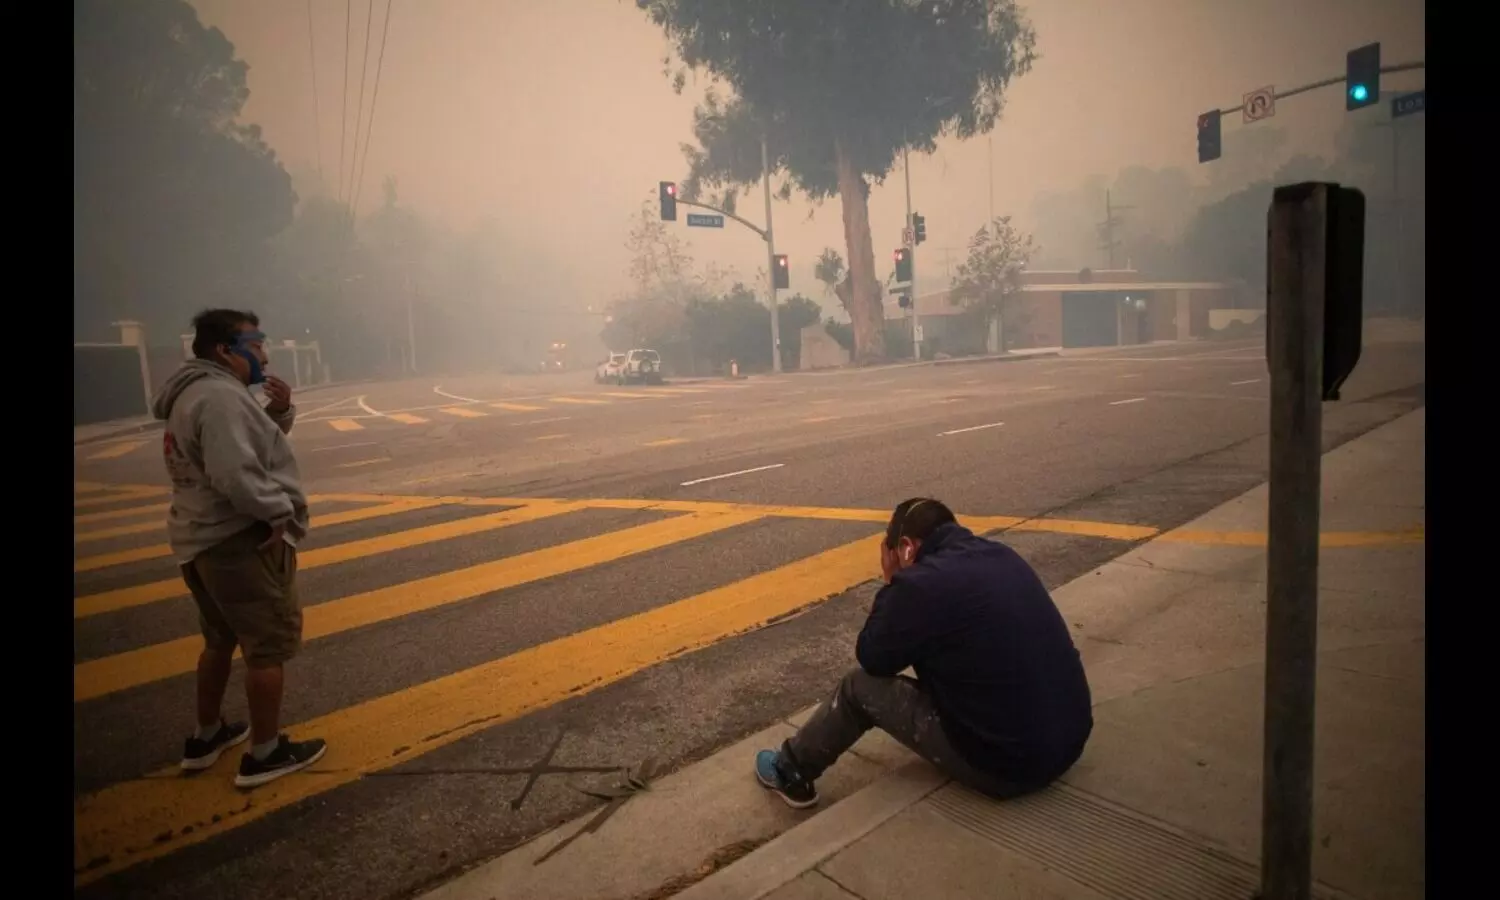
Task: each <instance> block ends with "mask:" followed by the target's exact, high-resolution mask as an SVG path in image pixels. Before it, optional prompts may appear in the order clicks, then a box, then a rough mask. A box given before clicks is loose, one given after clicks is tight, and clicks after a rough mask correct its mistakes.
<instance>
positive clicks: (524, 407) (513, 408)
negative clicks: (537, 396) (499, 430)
mask: <svg viewBox="0 0 1500 900" xmlns="http://www.w3.org/2000/svg"><path fill="white" fill-rule="evenodd" d="M490 406H493V407H494V408H495V409H503V410H506V411H508V412H541V411H542V410H543V409H545V408H546V407H542V406H530V405H528V404H525V403H491V404H490Z"/></svg>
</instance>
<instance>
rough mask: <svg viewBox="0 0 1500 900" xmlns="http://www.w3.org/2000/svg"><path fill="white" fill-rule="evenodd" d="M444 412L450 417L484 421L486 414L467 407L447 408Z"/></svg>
mask: <svg viewBox="0 0 1500 900" xmlns="http://www.w3.org/2000/svg"><path fill="white" fill-rule="evenodd" d="M442 411H443V412H445V413H447V414H448V415H450V416H458V417H459V418H460V419H482V418H484V416H485V414H484V413H482V412H480V411H479V410H477V409H469V408H468V407H465V406H445V407H443V409H442Z"/></svg>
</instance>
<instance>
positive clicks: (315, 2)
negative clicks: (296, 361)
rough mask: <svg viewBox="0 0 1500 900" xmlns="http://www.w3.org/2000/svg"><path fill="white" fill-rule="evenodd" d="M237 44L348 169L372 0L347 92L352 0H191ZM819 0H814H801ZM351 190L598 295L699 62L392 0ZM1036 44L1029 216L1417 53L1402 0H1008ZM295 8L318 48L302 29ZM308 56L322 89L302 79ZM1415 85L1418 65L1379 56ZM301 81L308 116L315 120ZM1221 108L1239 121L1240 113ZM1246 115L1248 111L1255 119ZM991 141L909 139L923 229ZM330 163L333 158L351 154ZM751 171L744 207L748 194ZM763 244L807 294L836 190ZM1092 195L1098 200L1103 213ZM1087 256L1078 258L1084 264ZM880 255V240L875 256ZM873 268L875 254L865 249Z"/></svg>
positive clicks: (617, 27)
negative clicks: (1360, 62)
mask: <svg viewBox="0 0 1500 900" xmlns="http://www.w3.org/2000/svg"><path fill="white" fill-rule="evenodd" d="M193 2H194V5H195V6H196V7H197V8H198V10H199V12H200V15H201V16H202V18H203V20H204V21H205V22H206V23H208V24H211V25H216V26H218V27H219V28H221V29H222V30H223V31H224V32H225V34H226V35H227V36H228V37H229V39H230V40H231V41H233V43H234V44H235V47H236V49H237V51H238V53H239V55H240V57H241V58H242V59H244V60H245V61H246V62H247V63H249V66H250V74H249V83H250V100H249V102H248V103H247V104H246V107H245V111H244V117H245V119H246V120H247V121H251V122H256V123H258V124H260V125H261V126H262V127H263V129H264V131H265V136H266V138H267V140H268V141H269V142H270V143H271V145H272V146H273V147H275V148H276V150H277V152H278V153H279V154H280V156H281V157H282V159H283V161H284V162H285V163H286V164H287V166H288V168H289V169H292V170H293V171H296V172H301V171H309V172H311V171H314V170H316V168H317V160H318V157H319V154H320V153H321V157H322V167H323V171H324V173H325V176H326V179H327V181H328V183H330V184H333V183H336V182H337V180H338V171H339V155H340V154H339V151H340V113H341V112H345V113H346V114H347V117H348V118H347V121H348V131H349V135H348V136H347V137H346V138H345V139H344V143H345V157H346V162H345V166H344V167H345V169H346V171H347V169H348V168H349V163H348V162H347V159H348V158H349V157H350V156H351V155H352V152H353V143H354V142H353V134H352V132H353V129H354V122H355V116H356V106H357V101H358V98H359V82H360V74H359V73H360V61H361V54H362V53H363V51H364V49H365V17H366V14H367V10H369V8H370V7H369V5H368V4H369V3H370V0H366V2H358V0H354V2H352V4H350V5H351V6H352V9H353V13H352V20H353V22H352V26H351V27H352V40H351V42H350V54H349V55H350V59H351V64H350V73H349V85H348V94H347V97H348V99H347V102H343V101H342V99H341V98H343V97H344V96H345V93H344V62H345V52H344V41H345V27H344V22H345V9H346V3H347V2H348V0H310V2H309V0H193ZM808 2H816V0H808ZM394 3H395V6H394V9H393V12H392V14H391V23H390V31H389V38H388V43H387V46H386V51H385V62H384V66H383V69H382V73H381V76H380V87H379V97H378V105H377V107H376V109H375V113H374V117H375V118H374V128H373V134H372V138H371V142H370V149H369V156H368V163H367V165H366V168H365V172H364V184H363V187H362V191H361V199H360V207H361V210H368V209H369V208H370V207H371V206H372V205H373V204H375V203H377V202H379V196H380V182H381V180H382V179H383V178H384V177H385V176H387V175H394V176H395V177H396V178H397V179H398V181H399V184H400V194H401V197H402V199H403V201H405V202H407V203H410V204H411V205H413V206H414V207H416V208H417V209H418V210H419V211H420V212H421V213H423V214H424V215H426V216H428V217H431V218H435V219H440V220H442V221H444V222H446V223H448V224H449V225H451V226H454V227H457V228H466V227H468V226H470V225H472V224H473V223H474V222H476V221H478V220H480V219H483V218H490V219H493V220H495V221H496V222H498V223H499V225H500V227H501V228H502V230H503V231H504V233H505V234H507V235H508V236H509V239H510V241H511V242H512V245H513V247H515V248H516V249H521V250H524V251H526V252H528V253H530V254H533V255H532V257H531V258H532V259H533V260H534V263H533V271H532V272H530V273H527V274H528V275H529V276H530V277H526V278H523V279H517V281H521V282H522V283H527V284H530V285H534V288H533V289H534V290H535V291H537V293H538V294H540V295H542V296H538V297H536V298H535V299H536V300H537V301H539V302H548V301H551V300H553V299H554V298H553V297H548V296H545V295H547V294H553V295H555V299H556V300H557V301H560V302H563V303H566V304H568V305H582V304H583V303H589V302H596V301H605V300H608V299H609V298H611V297H612V296H614V295H616V294H618V293H619V292H620V291H621V290H622V289H623V288H624V286H625V278H624V272H625V267H626V258H625V251H624V249H623V246H622V244H623V239H624V235H625V231H626V229H627V228H628V226H629V220H630V218H631V216H632V215H633V214H634V213H635V211H636V210H637V209H638V207H639V204H640V202H641V201H642V200H645V199H653V198H654V197H655V192H656V183H657V182H658V181H660V180H663V179H678V178H680V177H682V175H683V174H685V168H686V166H685V163H684V162H683V159H682V156H681V153H680V151H679V149H678V146H679V144H680V143H682V142H683V141H686V140H689V139H690V138H691V122H692V110H693V106H694V104H695V102H696V101H697V99H698V97H699V96H700V95H701V90H702V85H701V84H699V85H693V84H691V83H690V84H689V86H688V88H687V89H686V90H685V91H684V92H683V95H682V96H677V95H675V94H674V93H673V92H672V90H671V87H670V85H669V83H668V82H667V80H666V78H665V77H664V76H663V74H662V68H663V67H662V57H663V55H664V53H665V52H666V51H667V49H668V48H667V45H666V42H665V40H664V38H663V37H662V35H661V33H660V32H659V31H658V30H657V29H656V28H654V27H653V26H652V25H651V24H650V23H649V22H648V21H647V20H646V17H645V15H644V14H642V13H641V12H639V11H638V10H637V9H636V7H635V4H634V3H633V2H631V0H394ZM1024 5H1025V7H1026V8H1027V10H1028V13H1029V14H1030V16H1031V19H1032V22H1033V24H1034V25H1035V27H1036V30H1037V49H1038V53H1039V54H1040V59H1039V60H1038V62H1037V64H1036V66H1035V67H1034V69H1033V70H1032V72H1031V73H1030V74H1028V75H1025V76H1023V77H1022V78H1020V79H1018V80H1017V81H1016V82H1014V83H1013V86H1012V90H1011V92H1010V95H1009V101H1008V107H1007V111H1006V114H1005V117H1004V119H1003V120H1002V121H1001V123H1000V125H999V126H998V128H997V129H996V131H995V132H994V135H993V173H994V190H993V203H994V211H995V213H996V214H997V215H1004V214H1009V213H1013V214H1015V216H1016V218H1017V219H1018V220H1019V221H1020V222H1021V223H1022V224H1023V225H1024V224H1025V220H1026V219H1027V217H1028V214H1029V208H1030V205H1031V201H1032V198H1033V197H1034V196H1035V195H1036V194H1037V193H1038V192H1041V191H1048V190H1066V189H1070V188H1072V187H1074V186H1076V185H1077V184H1078V183H1079V182H1081V181H1082V180H1083V179H1085V178H1087V177H1088V176H1090V175H1093V174H1096V173H1097V174H1111V175H1112V174H1113V173H1114V172H1116V171H1117V170H1119V169H1120V168H1122V167H1124V166H1128V165H1134V164H1141V165H1147V166H1153V167H1159V166H1183V167H1186V168H1187V169H1189V171H1193V172H1194V174H1195V175H1198V174H1199V173H1198V172H1197V171H1196V170H1198V169H1199V168H1200V167H1199V166H1198V164H1197V160H1196V143H1195V131H1194V127H1195V125H1194V123H1195V120H1196V117H1197V114H1198V113H1199V112H1201V111H1203V110H1205V109H1210V108H1213V107H1227V106H1233V105H1236V104H1238V102H1239V98H1240V97H1241V95H1242V94H1244V93H1245V92H1247V91H1250V90H1253V89H1255V88H1258V87H1260V86H1263V85H1275V86H1276V87H1278V88H1286V87H1292V86H1295V85H1298V84H1303V83H1306V82H1309V81H1316V80H1320V79H1322V78H1326V77H1330V76H1335V75H1340V74H1341V73H1342V71H1343V67H1344V55H1345V53H1346V52H1347V51H1348V50H1350V49H1352V48H1354V47H1356V46H1358V45H1360V44H1364V43H1367V42H1369V41H1374V40H1378V41H1380V42H1381V44H1382V57H1383V60H1384V61H1385V62H1386V63H1394V62H1402V61H1407V60H1415V59H1422V58H1424V56H1425V52H1424V44H1425V30H1424V27H1423V4H1422V3H1421V2H1420V0H1032V2H1030V3H1025V4H1024ZM309 9H310V10H311V18H312V31H313V36H314V39H315V43H314V50H313V52H312V53H310V52H309V42H308V32H309V28H308V19H309ZM385 9H386V0H373V11H374V15H373V23H372V26H371V31H372V32H373V34H372V36H371V41H370V48H369V64H368V66H369V67H368V72H369V75H368V81H367V82H366V86H365V106H364V109H365V113H364V116H365V119H366V121H368V118H369V116H370V112H369V109H370V103H371V99H372V93H373V89H374V72H375V68H376V66H375V62H376V57H377V56H378V54H379V41H380V32H381V21H382V17H383V16H384V14H385ZM313 59H316V70H315V71H316V84H317V91H316V95H315V94H314V91H313V83H314V67H313V65H312V60H313ZM1388 77H1390V78H1391V79H1392V80H1391V81H1390V82H1388V84H1389V86H1390V87H1403V88H1404V87H1414V86H1420V85H1421V83H1422V81H1421V79H1422V75H1421V73H1416V74H1415V75H1414V76H1388ZM314 96H316V97H317V109H316V113H317V117H316V118H317V119H318V120H319V121H320V123H321V128H317V127H315V125H314V122H315V108H314ZM1346 115H1348V113H1346V112H1345V111H1344V108H1343V101H1342V97H1341V92H1340V91H1339V90H1338V89H1337V88H1329V89H1326V90H1323V91H1317V92H1313V93H1310V94H1306V95H1302V96H1299V97H1294V98H1290V99H1288V100H1285V101H1283V102H1282V103H1281V104H1279V105H1278V108H1277V111H1276V118H1275V124H1276V125H1277V126H1278V127H1281V128H1284V129H1286V130H1287V131H1288V132H1289V133H1290V135H1291V136H1292V142H1293V144H1294V146H1293V148H1292V149H1308V150H1312V151H1319V150H1324V149H1326V148H1327V147H1328V146H1330V142H1331V138H1332V135H1333V133H1334V131H1335V129H1336V128H1337V127H1338V126H1339V125H1340V124H1341V123H1342V117H1344V116H1346ZM1224 127H1225V129H1226V130H1230V129H1237V128H1241V127H1247V126H1243V125H1241V124H1240V121H1239V117H1238V116H1234V117H1228V118H1226V119H1225V126H1224ZM1249 127H1254V126H1249ZM988 161H989V153H988V147H987V141H986V140H985V139H984V138H978V139H975V140H971V141H969V142H966V143H960V142H957V141H949V142H946V143H944V144H942V145H940V150H939V152H938V153H936V154H935V155H933V156H931V157H923V158H916V157H914V158H913V159H912V172H911V179H912V196H913V204H914V206H915V207H916V209H917V211H919V212H921V213H923V214H924V215H925V216H926V217H927V230H928V243H927V244H926V245H924V247H923V250H924V251H927V252H928V253H927V256H926V258H927V259H929V260H933V261H934V262H935V261H937V260H939V259H941V257H942V254H943V248H953V253H954V254H955V255H957V254H958V253H959V248H962V247H963V245H964V243H965V241H966V239H967V236H968V235H969V234H971V233H972V232H973V231H974V230H975V229H976V228H978V227H979V226H980V225H981V224H982V223H983V221H984V219H985V216H986V215H987V213H988V208H989V203H990V199H989V197H990V190H989V174H988V172H987V165H988ZM346 177H347V175H346ZM762 209H763V207H762V202H761V201H760V199H759V194H758V193H757V194H755V195H753V197H752V198H751V199H750V201H749V202H744V201H742V203H741V210H742V211H744V212H746V213H748V217H749V218H751V219H752V220H754V221H760V220H761V218H762V217H763V212H762ZM904 212H905V197H904V190H903V182H902V177H901V172H900V170H899V169H897V170H896V171H895V172H893V173H892V175H891V177H890V179H889V180H887V182H886V183H885V184H884V185H883V186H881V187H877V188H876V189H875V190H874V191H873V193H872V196H871V199H870V214H871V222H872V225H873V228H874V241H875V247H876V254H877V260H878V261H879V260H881V259H882V258H883V257H884V256H885V255H888V254H889V252H890V251H891V250H893V249H894V248H895V247H896V246H897V244H898V243H899V241H900V229H901V224H902V216H903V214H904ZM775 215H776V217H777V223H776V234H777V245H778V246H777V249H778V251H780V252H785V253H788V254H790V255H791V261H792V288H793V290H800V291H801V292H803V293H805V294H807V295H809V296H814V297H817V296H820V294H821V289H822V286H821V285H820V284H818V283H817V282H815V281H814V280H813V278H812V263H813V260H814V258H815V257H816V256H817V255H818V253H819V252H821V250H822V248H823V247H825V246H833V247H836V248H838V249H839V251H840V252H841V253H842V252H843V250H844V246H843V228H842V225H841V221H840V216H839V206H838V201H837V200H836V199H835V200H833V201H830V202H829V203H827V204H825V205H823V206H822V207H814V206H813V205H811V204H809V203H807V202H806V201H804V200H801V199H794V200H793V201H792V202H790V203H777V204H776V207H775ZM1101 215H1102V213H1101ZM676 227H678V228H679V229H680V231H681V233H683V234H684V235H686V236H687V237H688V239H689V241H690V243H691V245H692V247H693V250H694V253H695V255H696V257H697V258H698V259H699V260H700V261H707V260H710V259H712V260H716V261H717V262H719V263H720V264H721V265H724V266H731V267H734V268H735V269H737V270H738V271H739V273H740V274H741V275H742V276H743V277H744V278H746V279H747V280H748V279H752V278H754V277H755V273H756V272H757V270H758V269H762V268H763V267H764V265H765V247H764V244H763V243H761V241H760V240H759V239H757V238H756V237H755V236H754V235H753V234H751V233H749V232H748V231H745V230H744V229H742V228H737V227H734V226H733V225H732V223H731V226H730V227H728V228H726V229H725V230H724V231H722V232H719V231H711V230H700V229H688V228H686V227H685V225H684V223H683V222H682V221H679V222H678V223H677V226H676ZM1086 262H1089V261H1086V260H1084V261H1080V264H1083V263H1086ZM882 265H883V263H882ZM882 271H883V269H882Z"/></svg>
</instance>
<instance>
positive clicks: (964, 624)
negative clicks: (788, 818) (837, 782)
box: [755, 498, 1094, 809]
mask: <svg viewBox="0 0 1500 900" xmlns="http://www.w3.org/2000/svg"><path fill="white" fill-rule="evenodd" d="M880 568H881V573H882V574H883V575H884V577H885V582H886V586H885V587H883V588H881V589H880V592H879V593H878V594H876V595H875V603H874V605H873V607H872V608H871V610H870V617H869V619H867V620H866V621H865V626H864V628H863V629H862V630H861V631H860V633H859V641H858V643H857V644H856V645H855V657H856V658H857V659H858V660H859V667H858V668H856V669H854V670H852V671H851V672H849V674H847V675H845V676H844V678H843V680H841V681H840V682H839V685H838V687H837V688H836V689H835V690H834V692H833V696H831V697H829V698H828V700H827V701H825V702H824V703H823V704H822V705H821V706H819V707H818V709H817V711H816V712H814V713H813V715H812V718H810V719H808V720H807V723H806V724H804V725H803V726H802V728H801V729H800V730H799V731H798V732H797V733H796V734H795V735H793V736H792V737H791V739H789V740H788V741H786V742H785V743H784V744H782V746H781V749H780V751H776V750H762V751H760V752H759V753H758V754H757V755H756V757H755V775H756V777H757V778H758V779H759V780H760V783H761V784H763V785H765V786H766V787H767V788H769V789H771V790H772V791H775V792H776V794H777V795H778V796H780V797H781V798H782V799H783V800H785V801H786V802H787V804H788V805H789V806H792V807H793V808H796V809H803V808H806V807H809V806H812V805H813V804H815V803H817V802H818V792H817V790H816V788H814V786H813V784H814V782H815V781H817V779H818V777H819V776H821V775H822V774H823V772H824V771H825V770H826V769H827V768H828V767H829V766H831V765H833V763H834V760H836V759H838V758H839V756H840V755H841V754H843V752H844V751H845V750H848V749H849V748H850V747H852V746H854V743H855V742H856V741H858V740H859V738H860V736H861V735H863V734H864V733H865V732H866V731H868V730H869V729H871V728H879V729H881V730H883V731H885V732H887V733H888V734H890V735H891V737H893V738H895V739H896V740H898V741H900V742H901V743H902V744H904V745H906V746H907V747H908V748H910V749H911V750H913V751H914V752H916V753H917V754H918V755H920V756H921V757H923V758H924V759H926V760H927V761H928V762H930V763H932V764H933V765H934V766H936V767H937V768H938V769H939V770H940V771H941V772H943V774H945V775H947V776H949V777H950V778H952V779H953V780H955V781H957V782H959V783H961V784H964V785H967V786H968V787H971V788H973V789H974V790H977V791H979V792H981V793H984V794H988V795H990V796H992V797H996V798H1005V797H1014V796H1017V795H1020V794H1024V793H1028V792H1030V791H1034V790H1037V789H1039V788H1042V787H1045V786H1046V785H1048V784H1049V783H1051V782H1052V781H1053V780H1055V779H1056V778H1058V777H1059V776H1061V775H1062V774H1063V773H1064V772H1066V771H1067V770H1068V769H1069V768H1070V767H1071V766H1072V765H1073V764H1074V763H1075V762H1077V761H1078V758H1079V757H1080V756H1081V755H1082V754H1083V747H1084V744H1085V743H1086V742H1087V741H1088V738H1089V734H1090V732H1092V731H1093V727H1094V717H1093V712H1092V701H1091V698H1090V695H1089V685H1088V680H1087V678H1086V677H1085V676H1084V672H1083V661H1082V659H1081V658H1080V657H1079V655H1078V650H1077V649H1076V648H1075V647H1074V646H1073V640H1072V638H1071V637H1070V636H1069V634H1068V628H1067V625H1066V624H1065V623H1064V622H1063V618H1062V615H1061V614H1060V613H1059V612H1058V610H1057V606H1056V605H1055V604H1054V603H1053V602H1052V598H1051V597H1050V596H1049V595H1048V593H1047V588H1046V587H1045V586H1044V585H1043V584H1042V581H1041V579H1040V578H1038V577H1037V574H1036V572H1035V571H1033V570H1032V568H1031V566H1029V565H1027V563H1026V561H1025V560H1023V559H1021V557H1020V556H1019V555H1017V554H1016V552H1015V551H1014V550H1012V549H1010V548H1009V547H1007V546H1005V545H1004V544H1000V543H998V542H995V541H990V540H986V539H984V538H981V537H976V536H975V535H974V534H973V533H972V532H970V531H969V530H968V529H966V528H964V527H962V526H961V525H959V524H958V523H957V521H956V520H955V519H954V516H953V513H952V511H950V510H949V509H948V507H946V506H944V505H943V504H942V503H940V502H938V501H937V500H929V499H921V498H914V499H911V500H907V501H905V502H903V503H902V504H900V505H899V506H897V507H896V510H895V513H894V514H893V515H892V516H891V521H890V524H889V525H887V526H886V533H885V540H884V541H883V542H882V543H881V545H880ZM908 667H910V668H912V669H913V670H914V671H915V672H916V678H909V677H907V676H904V675H901V674H898V673H900V672H902V671H903V670H905V669H906V668H908Z"/></svg>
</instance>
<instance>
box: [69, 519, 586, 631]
mask: <svg viewBox="0 0 1500 900" xmlns="http://www.w3.org/2000/svg"><path fill="white" fill-rule="evenodd" d="M433 505H434V506H436V505H437V504H435V503H434V504H433ZM415 508H418V507H409V509H415ZM584 508H585V507H583V506H582V505H580V504H577V503H570V502H568V501H565V500H542V501H540V502H537V503H532V504H530V505H528V506H523V507H521V508H519V509H507V510H504V511H503V512H497V513H488V514H486V515H482V516H470V517H468V518H464V519H454V520H452V521H449V522H439V523H437V524H436V525H426V526H423V527H421V528H409V529H407V530H406V531H396V532H392V533H391V534H383V535H380V536H378V537H372V538H365V539H363V540H358V541H349V542H347V543H343V544H335V545H334V546H332V547H323V548H321V549H318V550H308V551H306V552H304V553H300V554H298V555H297V570H298V571H299V572H300V571H306V570H308V569H316V568H318V567H319V566H331V565H334V564H335V563H342V562H349V561H351V560H356V559H362V558H364V557H367V556H375V555H377V554H380V553H391V552H394V551H396V550H403V549H405V548H407V547H418V546H421V545H423V544H431V543H435V542H437V541H446V540H451V539H453V538H458V537H467V536H469V535H474V534H482V533H484V532H486V531H494V530H495V529H497V528H505V527H506V526H509V525H518V524H520V523H522V522H535V521H537V520H538V519H545V518H549V517H551V516H560V515H562V514H563V513H568V512H573V511H575V510H579V509H584ZM317 524H320V525H326V524H328V523H327V521H326V520H325V519H323V518H321V517H320V518H319V519H318V520H317ZM186 596H188V590H187V585H186V584H184V583H183V581H182V579H181V578H164V579H162V580H161V581H155V582H151V583H149V584H138V585H133V586H131V587H127V588H118V589H116V590H112V591H101V592H99V593H97V594H86V595H84V596H82V597H76V598H74V600H73V618H75V619H83V618H87V617H89V616H97V615H99V614H101V613H107V612H114V611H116V610H121V609H129V608H130V607H132V606H143V605H145V604H147V603H156V602H159V601H161V600H172V599H175V598H177V597H186Z"/></svg>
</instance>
